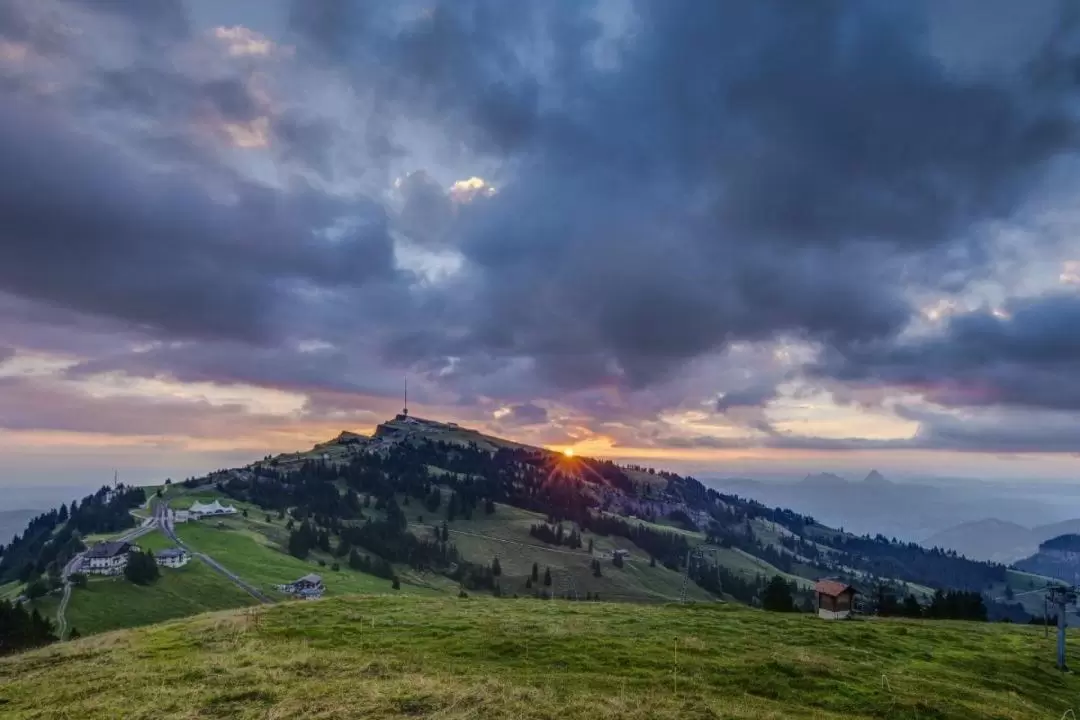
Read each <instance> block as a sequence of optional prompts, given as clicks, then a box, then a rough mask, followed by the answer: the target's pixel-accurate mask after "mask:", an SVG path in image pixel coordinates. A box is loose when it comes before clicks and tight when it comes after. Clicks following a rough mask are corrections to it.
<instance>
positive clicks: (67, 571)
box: [56, 520, 154, 640]
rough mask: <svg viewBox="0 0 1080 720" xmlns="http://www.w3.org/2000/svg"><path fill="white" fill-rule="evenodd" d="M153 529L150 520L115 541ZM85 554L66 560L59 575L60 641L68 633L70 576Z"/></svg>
mask: <svg viewBox="0 0 1080 720" xmlns="http://www.w3.org/2000/svg"><path fill="white" fill-rule="evenodd" d="M153 529H154V521H153V520H150V521H148V522H144V523H143V524H142V525H140V526H139V527H137V528H134V529H132V530H129V531H127V532H126V533H124V534H123V535H120V536H119V537H117V538H115V539H116V540H121V541H125V542H131V541H132V540H135V539H136V538H138V537H140V536H142V535H145V534H146V533H148V532H150V531H151V530H153ZM85 554H86V551H85V550H84V551H83V552H81V553H79V554H78V555H76V556H75V557H73V558H71V559H70V560H68V563H67V565H65V566H64V569H63V571H62V572H61V573H60V578H61V579H62V580H63V581H64V594H63V596H62V597H61V598H60V607H58V608H56V636H57V637H58V638H60V639H61V640H63V639H64V638H65V637H67V633H68V623H67V615H66V613H67V606H68V603H70V602H71V575H72V573H74V572H75V571H77V570H78V569H79V566H80V565H81V564H82V560H83V555H85Z"/></svg>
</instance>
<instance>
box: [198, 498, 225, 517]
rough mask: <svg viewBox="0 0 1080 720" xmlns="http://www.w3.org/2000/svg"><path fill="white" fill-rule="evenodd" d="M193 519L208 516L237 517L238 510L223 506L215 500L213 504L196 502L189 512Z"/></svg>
mask: <svg viewBox="0 0 1080 720" xmlns="http://www.w3.org/2000/svg"><path fill="white" fill-rule="evenodd" d="M188 513H189V514H190V515H191V517H195V518H200V517H206V516H208V515H235V514H236V508H234V507H233V506H232V505H222V504H221V503H220V502H219V501H217V500H214V502H212V503H208V504H205V505H204V504H203V503H201V502H199V501H198V500H196V501H195V502H194V503H192V504H191V508H190V509H189V510H188Z"/></svg>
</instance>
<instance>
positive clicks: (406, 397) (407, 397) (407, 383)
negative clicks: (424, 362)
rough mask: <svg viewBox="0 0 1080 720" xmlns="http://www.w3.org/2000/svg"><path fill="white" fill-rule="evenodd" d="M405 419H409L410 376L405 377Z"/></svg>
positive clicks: (403, 413) (402, 411) (402, 412)
mask: <svg viewBox="0 0 1080 720" xmlns="http://www.w3.org/2000/svg"><path fill="white" fill-rule="evenodd" d="M401 414H402V416H404V417H409V376H408V374H406V375H405V406H404V407H403V408H402V410H401Z"/></svg>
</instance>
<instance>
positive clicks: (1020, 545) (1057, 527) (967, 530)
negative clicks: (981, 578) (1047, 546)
mask: <svg viewBox="0 0 1080 720" xmlns="http://www.w3.org/2000/svg"><path fill="white" fill-rule="evenodd" d="M1073 533H1080V518H1078V519H1075V520H1065V521H1064V522H1056V523H1050V524H1047V525H1039V526H1036V527H1033V528H1029V527H1024V526H1023V525H1020V524H1018V523H1014V522H1008V521H1005V520H998V519H996V518H989V519H986V520H977V521H975V522H966V523H961V524H959V525H956V526H955V527H951V528H949V529H947V530H943V531H942V532H940V533H936V534H934V535H932V536H930V537H928V538H927V539H926V540H925V541H923V545H926V546H928V547H933V546H937V547H943V548H948V549H950V550H955V551H956V552H958V553H960V554H961V555H965V556H967V557H969V558H971V559H972V560H992V561H994V562H1001V563H1007V564H1008V563H1015V562H1017V561H1018V560H1021V559H1022V558H1027V557H1030V556H1033V555H1035V554H1037V553H1038V551H1039V546H1040V545H1041V544H1042V543H1044V542H1046V541H1047V540H1050V539H1052V538H1056V537H1058V536H1059V535H1067V534H1073Z"/></svg>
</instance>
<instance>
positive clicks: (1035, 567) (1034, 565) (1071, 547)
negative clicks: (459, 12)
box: [1016, 533, 1080, 584]
mask: <svg viewBox="0 0 1080 720" xmlns="http://www.w3.org/2000/svg"><path fill="white" fill-rule="evenodd" d="M1016 568H1017V569H1018V570H1023V571H1025V572H1030V573H1036V574H1039V575H1045V576H1047V577H1052V578H1056V579H1058V580H1064V581H1065V582H1067V583H1070V584H1077V583H1080V535H1077V534H1071V533H1070V534H1066V535H1058V536H1056V537H1053V538H1050V539H1048V540H1046V541H1044V542H1042V543H1040V544H1039V548H1038V550H1037V551H1036V552H1035V554H1033V555H1032V556H1031V557H1027V558H1024V559H1023V560H1020V561H1019V562H1017V563H1016Z"/></svg>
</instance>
